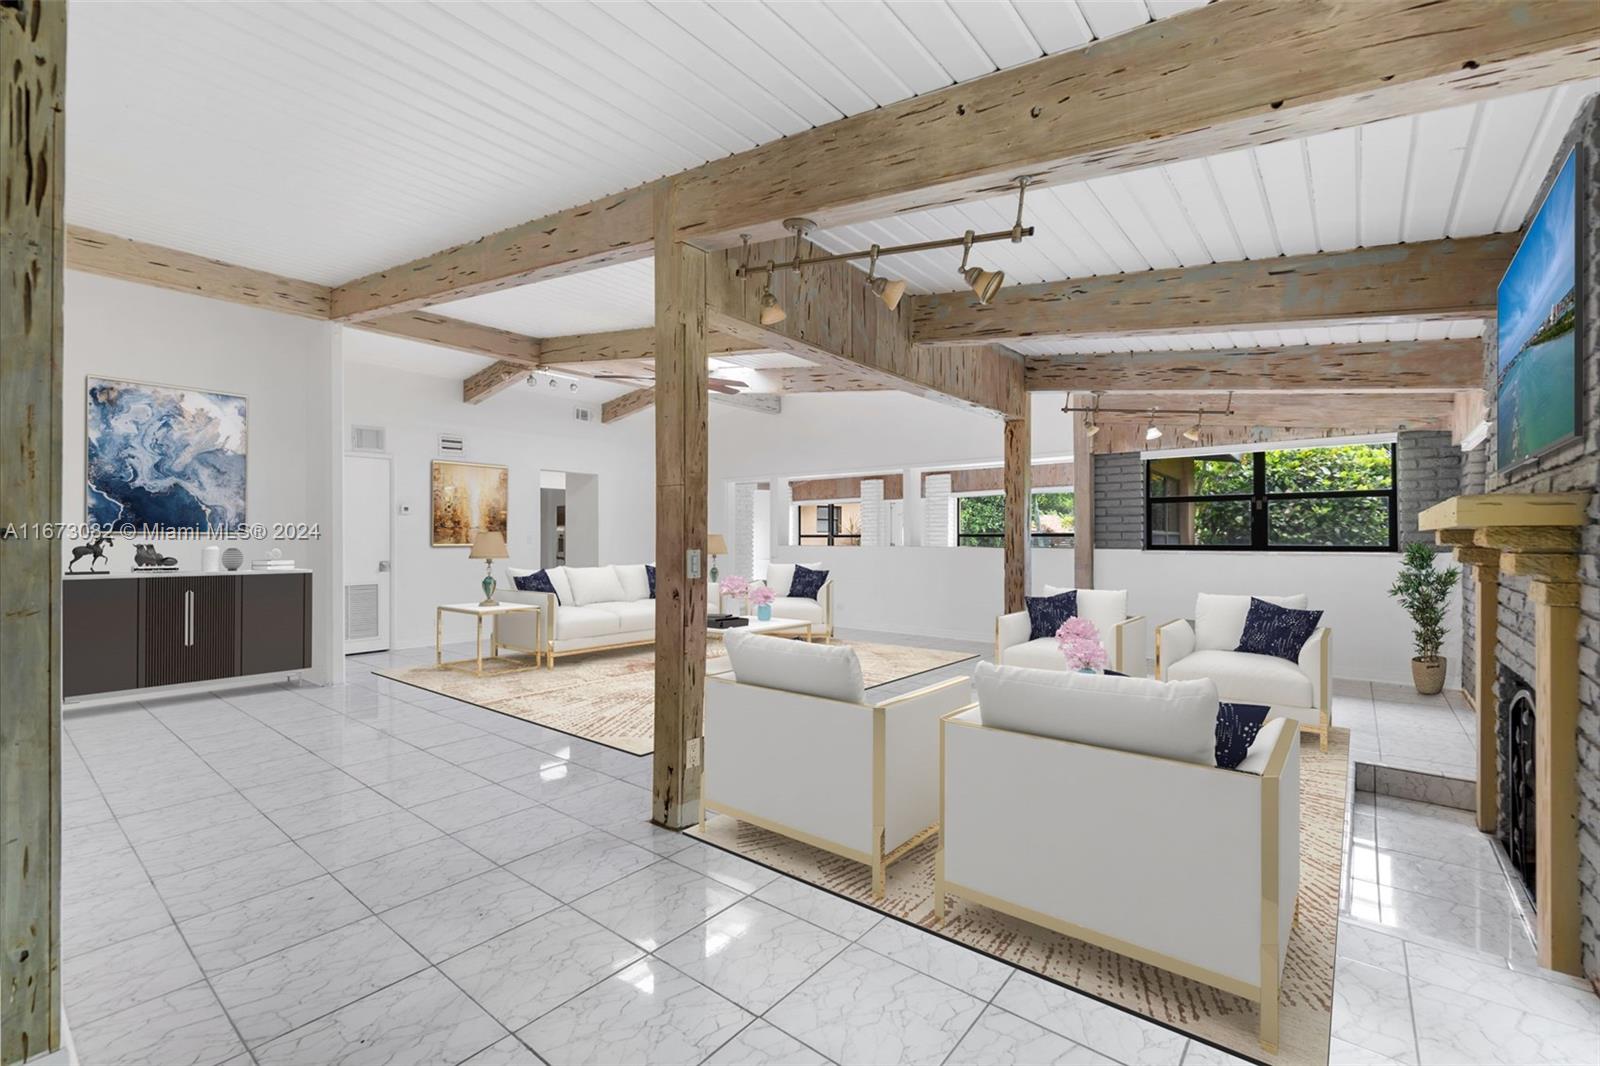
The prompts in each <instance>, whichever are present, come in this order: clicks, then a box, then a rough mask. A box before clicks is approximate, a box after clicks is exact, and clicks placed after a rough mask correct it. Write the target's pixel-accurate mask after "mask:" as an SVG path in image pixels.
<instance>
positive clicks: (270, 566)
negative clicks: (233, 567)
mask: <svg viewBox="0 0 1600 1066" xmlns="http://www.w3.org/2000/svg"><path fill="white" fill-rule="evenodd" d="M250 569H252V570H293V569H294V560H293V559H257V560H256V561H255V562H253V563H251V564H250Z"/></svg>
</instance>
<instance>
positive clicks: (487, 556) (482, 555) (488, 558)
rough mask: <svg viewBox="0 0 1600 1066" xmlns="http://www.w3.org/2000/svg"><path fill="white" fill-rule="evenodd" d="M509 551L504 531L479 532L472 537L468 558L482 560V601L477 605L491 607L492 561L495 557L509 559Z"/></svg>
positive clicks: (493, 585)
mask: <svg viewBox="0 0 1600 1066" xmlns="http://www.w3.org/2000/svg"><path fill="white" fill-rule="evenodd" d="M510 557H511V555H510V553H509V552H507V551H506V535H505V534H504V533H489V532H484V533H479V534H478V535H477V536H476V537H474V538H472V551H471V553H469V554H468V555H467V558H468V559H482V560H483V602H481V603H479V604H478V606H479V607H493V606H494V605H495V602H494V589H495V583H494V561H495V560H496V559H509V558H510Z"/></svg>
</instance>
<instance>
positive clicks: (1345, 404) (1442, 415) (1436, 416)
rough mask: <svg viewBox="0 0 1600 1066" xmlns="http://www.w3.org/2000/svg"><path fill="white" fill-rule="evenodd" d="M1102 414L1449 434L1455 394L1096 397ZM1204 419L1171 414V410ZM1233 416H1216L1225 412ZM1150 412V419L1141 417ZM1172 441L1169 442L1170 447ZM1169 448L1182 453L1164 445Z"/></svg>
mask: <svg viewBox="0 0 1600 1066" xmlns="http://www.w3.org/2000/svg"><path fill="white" fill-rule="evenodd" d="M1099 406H1100V407H1101V408H1108V407H1109V408H1116V409H1119V410H1123V411H1131V412H1133V413H1114V414H1113V413H1108V414H1105V415H1102V416H1100V417H1097V418H1096V419H1095V422H1096V423H1097V424H1100V425H1102V426H1108V425H1112V424H1115V423H1133V424H1137V425H1140V426H1148V425H1150V424H1151V422H1154V423H1155V424H1156V425H1157V426H1163V427H1165V426H1176V427H1179V428H1180V429H1187V428H1190V427H1192V426H1194V424H1195V422H1196V421H1197V420H1198V421H1199V422H1200V425H1201V427H1202V428H1204V427H1205V426H1247V427H1260V428H1267V429H1273V428H1276V429H1287V428H1307V429H1326V428H1334V427H1350V426H1364V427H1371V428H1369V429H1367V430H1365V432H1374V433H1376V432H1384V433H1392V432H1394V431H1395V430H1397V429H1448V428H1449V427H1450V419H1451V416H1452V414H1453V413H1454V410H1455V393H1454V392H1450V391H1440V392H1409V393H1391V394H1370V393H1369V394H1362V393H1356V394H1352V395H1348V396H1346V395H1338V394H1330V393H1307V392H1275V393H1234V394H1233V395H1232V398H1231V400H1230V399H1229V397H1228V396H1227V395H1226V394H1225V393H1211V394H1204V395H1201V394H1197V393H1193V392H1119V393H1110V394H1107V395H1104V396H1101V397H1100V399H1099ZM1200 408H1204V409H1205V411H1206V414H1205V415H1204V416H1201V417H1198V419H1197V416H1196V415H1194V414H1191V413H1185V414H1171V413H1167V412H1171V411H1173V410H1174V409H1177V410H1181V411H1184V412H1192V411H1195V410H1197V409H1200ZM1225 408H1226V409H1228V410H1230V411H1231V412H1232V413H1230V414H1223V413H1221V412H1222V411H1223V410H1224V409H1225ZM1140 412H1154V415H1153V416H1152V415H1150V414H1145V413H1140ZM1170 440H1171V438H1170V437H1169V441H1170ZM1167 446H1169V447H1187V445H1183V444H1170V443H1169V444H1168V445H1167Z"/></svg>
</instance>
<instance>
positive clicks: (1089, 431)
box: [1083, 422, 1100, 440]
mask: <svg viewBox="0 0 1600 1066" xmlns="http://www.w3.org/2000/svg"><path fill="white" fill-rule="evenodd" d="M1099 432H1100V424H1099V423H1098V422H1090V423H1089V424H1088V425H1087V426H1085V427H1083V435H1084V436H1086V437H1088V438H1090V439H1091V440H1092V439H1093V438H1094V435H1095V434H1096V433H1099Z"/></svg>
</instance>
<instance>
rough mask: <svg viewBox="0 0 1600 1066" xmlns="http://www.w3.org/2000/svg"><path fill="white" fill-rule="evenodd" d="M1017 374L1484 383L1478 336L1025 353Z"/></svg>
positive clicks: (1236, 385) (1244, 385)
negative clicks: (1286, 345)
mask: <svg viewBox="0 0 1600 1066" xmlns="http://www.w3.org/2000/svg"><path fill="white" fill-rule="evenodd" d="M1023 376H1024V380H1025V382H1026V383H1027V387H1028V389H1029V390H1030V391H1035V392H1038V391H1057V390H1059V391H1061V392H1071V391H1073V390H1074V389H1081V390H1085V391H1094V392H1112V391H1126V390H1130V389H1132V390H1139V389H1156V390H1167V389H1196V390H1215V389H1238V390H1241V391H1281V390H1286V389H1294V390H1301V391H1311V390H1326V391H1330V392H1389V391H1393V390H1403V389H1473V388H1479V387H1481V386H1482V385H1483V341H1482V340H1480V339H1477V338H1473V339H1469V340H1453V341H1452V340H1444V341H1392V342H1389V343H1386V344H1314V345H1299V346H1296V347H1289V348H1233V349H1226V350H1218V351H1189V352H1117V353H1108V354H1103V355H1100V354H1097V355H1039V356H1029V357H1028V358H1027V359H1026V360H1025V363H1024V369H1023Z"/></svg>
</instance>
